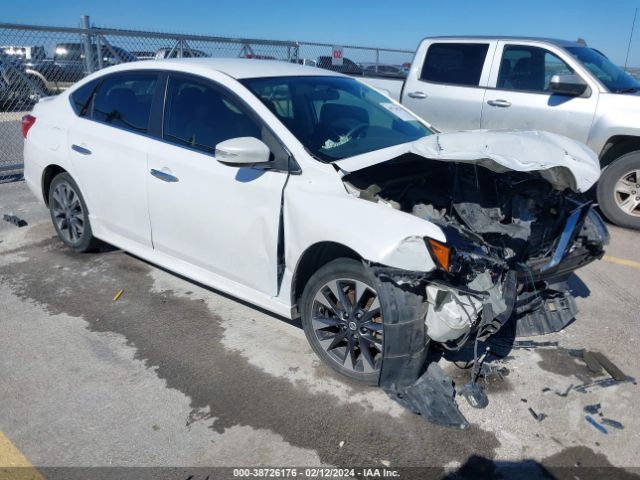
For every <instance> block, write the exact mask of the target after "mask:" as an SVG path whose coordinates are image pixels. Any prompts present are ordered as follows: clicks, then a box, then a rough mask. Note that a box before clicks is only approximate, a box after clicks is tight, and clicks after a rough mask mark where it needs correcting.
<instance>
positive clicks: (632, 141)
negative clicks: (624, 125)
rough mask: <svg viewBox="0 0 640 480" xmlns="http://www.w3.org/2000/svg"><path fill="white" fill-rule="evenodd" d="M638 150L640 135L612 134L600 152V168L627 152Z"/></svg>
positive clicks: (639, 147) (639, 148)
mask: <svg viewBox="0 0 640 480" xmlns="http://www.w3.org/2000/svg"><path fill="white" fill-rule="evenodd" d="M636 150H640V136H637V137H636V136H633V135H614V136H612V137H610V138H609V139H608V140H607V141H606V143H605V145H604V147H603V148H602V152H600V168H601V169H602V168H605V167H607V166H609V165H610V164H611V163H613V162H614V161H615V160H616V159H618V158H620V157H621V156H622V155H626V154H627V153H631V152H635V151H636Z"/></svg>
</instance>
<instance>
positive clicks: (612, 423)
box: [600, 418, 624, 430]
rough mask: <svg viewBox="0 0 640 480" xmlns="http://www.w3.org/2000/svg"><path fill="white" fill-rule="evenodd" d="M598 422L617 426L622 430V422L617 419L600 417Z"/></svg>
mask: <svg viewBox="0 0 640 480" xmlns="http://www.w3.org/2000/svg"><path fill="white" fill-rule="evenodd" d="M600 423H602V424H603V425H608V426H610V427H613V428H617V429H618V430H624V425H622V423H620V422H619V421H617V420H613V419H612V418H601V419H600Z"/></svg>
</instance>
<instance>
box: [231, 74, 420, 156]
mask: <svg viewBox="0 0 640 480" xmlns="http://www.w3.org/2000/svg"><path fill="white" fill-rule="evenodd" d="M241 82H242V83H243V84H244V85H245V86H246V87H247V88H248V89H249V90H251V92H253V94H254V95H255V96H257V97H258V98H259V99H260V100H261V101H262V103H264V104H265V105H266V106H267V107H268V108H269V109H270V110H271V111H272V112H273V114H274V115H275V116H276V117H278V119H280V121H281V122H282V123H283V124H284V125H285V127H287V128H288V129H289V130H290V131H291V133H293V135H295V136H296V138H297V139H298V140H299V141H300V142H301V143H302V144H303V145H304V146H305V147H306V149H307V150H308V151H309V152H310V153H311V154H312V155H313V156H314V157H316V158H318V159H320V160H323V161H327V162H332V161H334V160H340V159H342V158H346V157H351V156H354V155H360V154H363V153H368V152H372V151H374V150H380V149H382V148H387V147H391V146H393V145H399V144H401V143H407V142H411V141H414V140H417V139H418V138H421V137H424V136H426V135H429V134H430V133H431V132H430V130H428V129H427V128H426V127H425V126H424V125H423V124H422V123H420V122H419V121H418V120H417V119H415V117H413V116H412V115H411V114H410V113H409V112H407V111H406V110H404V109H403V108H402V107H401V106H399V105H397V104H395V103H393V102H391V100H389V99H388V98H387V97H385V96H383V95H381V94H379V93H378V92H376V91H375V90H373V89H372V88H370V87H368V86H366V85H364V84H363V83H361V82H358V81H357V80H354V79H352V78H347V77H329V76H310V77H274V78H253V79H245V80H241Z"/></svg>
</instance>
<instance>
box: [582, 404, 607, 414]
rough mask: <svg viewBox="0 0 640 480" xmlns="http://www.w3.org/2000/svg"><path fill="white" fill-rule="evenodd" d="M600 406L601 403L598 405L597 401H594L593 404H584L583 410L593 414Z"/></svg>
mask: <svg viewBox="0 0 640 480" xmlns="http://www.w3.org/2000/svg"><path fill="white" fill-rule="evenodd" d="M601 408H602V405H600V404H599V403H594V404H593V405H585V407H584V409H583V410H584V411H585V412H587V413H589V414H591V415H595V414H596V413H598V412H599V411H600V409H601Z"/></svg>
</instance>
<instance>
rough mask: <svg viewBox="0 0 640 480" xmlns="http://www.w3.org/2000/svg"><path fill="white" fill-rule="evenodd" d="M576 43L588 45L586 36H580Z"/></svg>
mask: <svg viewBox="0 0 640 480" xmlns="http://www.w3.org/2000/svg"><path fill="white" fill-rule="evenodd" d="M576 43H579V44H580V45H582V46H583V47H586V46H587V42H586V40H585V39H584V38H582V37H578V39H577V40H576Z"/></svg>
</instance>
